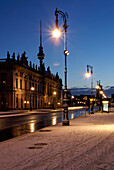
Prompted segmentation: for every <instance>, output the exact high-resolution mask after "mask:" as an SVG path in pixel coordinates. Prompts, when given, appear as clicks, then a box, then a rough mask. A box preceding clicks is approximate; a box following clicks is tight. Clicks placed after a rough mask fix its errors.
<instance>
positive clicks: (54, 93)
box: [53, 91, 57, 109]
mask: <svg viewBox="0 0 114 170" xmlns="http://www.w3.org/2000/svg"><path fill="white" fill-rule="evenodd" d="M56 94H57V92H56V91H54V92H53V97H54V101H53V109H55V99H56Z"/></svg>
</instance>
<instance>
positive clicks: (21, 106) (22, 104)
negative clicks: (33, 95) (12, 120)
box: [21, 98, 23, 109]
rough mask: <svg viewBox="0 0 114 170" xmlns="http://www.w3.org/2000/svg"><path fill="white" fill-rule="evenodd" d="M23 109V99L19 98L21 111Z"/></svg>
mask: <svg viewBox="0 0 114 170" xmlns="http://www.w3.org/2000/svg"><path fill="white" fill-rule="evenodd" d="M22 108H23V98H21V109H22Z"/></svg>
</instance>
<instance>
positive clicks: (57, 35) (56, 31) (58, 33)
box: [52, 28, 61, 38]
mask: <svg viewBox="0 0 114 170" xmlns="http://www.w3.org/2000/svg"><path fill="white" fill-rule="evenodd" d="M52 34H53V37H55V38H59V37H60V35H61V31H60V30H59V29H57V28H56V29H55V30H53V32H52Z"/></svg>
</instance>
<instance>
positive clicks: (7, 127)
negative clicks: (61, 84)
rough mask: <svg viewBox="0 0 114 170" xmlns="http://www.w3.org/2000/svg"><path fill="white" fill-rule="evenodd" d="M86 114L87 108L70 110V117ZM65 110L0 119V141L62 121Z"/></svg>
mask: <svg viewBox="0 0 114 170" xmlns="http://www.w3.org/2000/svg"><path fill="white" fill-rule="evenodd" d="M83 114H85V109H81V110H73V111H69V119H73V118H75V117H78V116H81V115H83ZM62 119H63V112H55V113H47V114H46V113H43V114H39V113H38V114H37V113H35V114H32V115H26V116H25V115H23V116H16V117H6V118H1V119H0V142H2V141H5V140H8V139H11V138H14V137H16V136H20V135H23V134H26V133H31V132H35V131H36V130H38V129H41V128H44V127H47V126H51V125H56V124H57V123H60V122H62Z"/></svg>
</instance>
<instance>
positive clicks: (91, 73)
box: [86, 65, 94, 114]
mask: <svg viewBox="0 0 114 170" xmlns="http://www.w3.org/2000/svg"><path fill="white" fill-rule="evenodd" d="M89 68H90V69H91V72H89ZM90 76H91V98H92V97H93V67H92V66H90V65H87V72H86V77H87V78H89V77H90ZM91 113H92V114H93V113H94V112H93V101H92V107H91Z"/></svg>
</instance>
